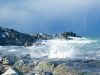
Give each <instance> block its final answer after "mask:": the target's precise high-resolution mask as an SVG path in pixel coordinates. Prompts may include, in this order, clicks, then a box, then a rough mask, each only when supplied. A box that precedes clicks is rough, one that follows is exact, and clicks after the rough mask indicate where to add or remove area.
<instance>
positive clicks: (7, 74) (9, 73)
mask: <svg viewBox="0 0 100 75" xmlns="http://www.w3.org/2000/svg"><path fill="white" fill-rule="evenodd" d="M2 75H18V73H17V72H16V71H15V70H13V69H12V68H9V69H8V70H7V71H6V72H5V73H3V74H2Z"/></svg>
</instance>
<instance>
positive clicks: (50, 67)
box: [35, 61, 54, 72]
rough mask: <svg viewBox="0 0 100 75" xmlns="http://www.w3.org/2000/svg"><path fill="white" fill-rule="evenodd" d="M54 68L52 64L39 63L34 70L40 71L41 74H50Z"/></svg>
mask: <svg viewBox="0 0 100 75" xmlns="http://www.w3.org/2000/svg"><path fill="white" fill-rule="evenodd" d="M53 68H54V64H52V63H50V62H45V61H42V62H39V64H38V65H37V66H36V68H35V70H37V71H42V72H52V71H53Z"/></svg>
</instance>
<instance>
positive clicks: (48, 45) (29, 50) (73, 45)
mask: <svg viewBox="0 0 100 75" xmlns="http://www.w3.org/2000/svg"><path fill="white" fill-rule="evenodd" d="M94 42H96V41H95V40H90V39H87V38H73V40H64V39H53V40H43V41H40V42H39V44H40V45H38V46H37V45H33V46H30V47H19V46H9V47H7V46H5V47H4V46H0V53H1V52H3V53H7V52H8V53H15V54H19V55H26V54H30V55H31V57H32V58H34V57H36V58H43V57H45V56H46V57H48V58H50V59H51V58H86V59H87V58H89V56H88V55H89V54H91V55H98V56H99V53H100V51H99V52H96V51H95V52H93V51H92V50H91V51H86V50H81V47H84V46H86V45H88V44H90V43H94ZM97 53H98V54H97ZM85 55H86V56H85ZM90 57H91V56H90ZM94 57H97V56H94Z"/></svg>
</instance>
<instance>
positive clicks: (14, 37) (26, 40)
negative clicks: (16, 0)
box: [0, 27, 80, 46]
mask: <svg viewBox="0 0 100 75" xmlns="http://www.w3.org/2000/svg"><path fill="white" fill-rule="evenodd" d="M69 37H80V36H79V35H77V34H75V33H73V32H62V33H60V34H55V35H49V34H44V33H40V34H36V33H35V34H31V35H30V34H25V33H21V32H18V31H16V30H14V29H8V28H3V27H0V46H32V44H33V43H35V42H36V41H37V40H40V39H41V40H48V39H55V38H64V39H67V40H68V39H71V38H69Z"/></svg>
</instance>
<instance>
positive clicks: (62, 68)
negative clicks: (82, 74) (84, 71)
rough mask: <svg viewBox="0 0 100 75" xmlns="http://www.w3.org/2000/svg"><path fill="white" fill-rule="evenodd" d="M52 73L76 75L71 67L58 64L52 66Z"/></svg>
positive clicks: (54, 74) (55, 74) (56, 74)
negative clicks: (54, 66)
mask: <svg viewBox="0 0 100 75" xmlns="http://www.w3.org/2000/svg"><path fill="white" fill-rule="evenodd" d="M53 75H78V73H75V71H74V70H73V69H71V68H70V67H67V66H64V65H58V66H57V67H56V68H54V71H53Z"/></svg>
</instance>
